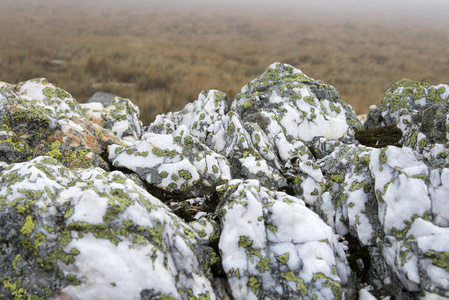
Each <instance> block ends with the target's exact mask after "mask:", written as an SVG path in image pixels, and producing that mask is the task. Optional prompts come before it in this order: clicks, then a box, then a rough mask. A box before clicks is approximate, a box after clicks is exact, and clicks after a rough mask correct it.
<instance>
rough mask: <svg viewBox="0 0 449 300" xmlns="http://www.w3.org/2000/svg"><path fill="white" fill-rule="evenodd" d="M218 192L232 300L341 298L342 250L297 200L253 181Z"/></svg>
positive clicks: (345, 267)
mask: <svg viewBox="0 0 449 300" xmlns="http://www.w3.org/2000/svg"><path fill="white" fill-rule="evenodd" d="M222 189H224V190H225V191H226V192H225V195H224V196H223V200H222V203H221V205H220V206H219V207H218V211H219V214H220V220H221V224H222V232H221V235H220V243H219V249H220V253H221V258H222V262H223V269H224V271H225V272H226V276H227V278H228V282H229V284H230V286H231V290H232V295H233V297H234V298H235V299H264V298H265V297H269V298H271V299H340V298H341V297H342V295H343V289H342V285H344V284H346V283H347V281H348V277H349V268H348V265H347V262H346V257H345V252H344V250H343V247H342V245H341V244H340V243H339V242H338V240H337V236H336V235H335V234H334V233H333V232H332V230H331V228H330V227H329V226H327V225H326V224H325V223H324V222H323V221H322V220H321V219H320V218H319V217H318V215H316V214H315V213H314V212H312V211H311V210H309V209H308V208H306V206H305V204H304V202H303V201H302V200H300V199H298V198H296V197H292V196H289V195H287V194H285V193H282V192H273V191H269V190H267V189H266V188H264V187H262V186H261V185H260V183H259V182H258V181H257V180H248V181H242V180H233V181H231V182H230V183H229V184H228V185H227V186H225V187H222ZM236 233H237V234H236Z"/></svg>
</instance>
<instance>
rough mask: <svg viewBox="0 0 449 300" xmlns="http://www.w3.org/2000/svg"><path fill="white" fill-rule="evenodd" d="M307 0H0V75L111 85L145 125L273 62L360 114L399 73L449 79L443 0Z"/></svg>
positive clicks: (70, 85)
mask: <svg viewBox="0 0 449 300" xmlns="http://www.w3.org/2000/svg"><path fill="white" fill-rule="evenodd" d="M311 2H313V1H308V2H306V1H301V0H298V1H285V2H279V1H267V0H265V1H263V0H261V1H253V2H249V1H235V0H229V1H207V2H206V1H196V2H194V1H188V0H185V1H176V0H172V1H162V0H158V1H155V0H129V1H119V0H109V1H106V0H91V1H86V0H79V1H68V0H60V1H57V0H40V1H31V0H13V1H11V0H0V80H1V81H6V82H9V83H18V82H21V81H24V80H28V79H31V78H35V77H46V78H47V79H48V80H49V81H50V82H52V83H54V84H55V85H57V86H59V87H61V88H63V89H65V90H67V91H68V92H70V93H71V94H72V95H73V96H74V97H75V98H76V99H77V100H78V101H79V102H85V101H86V100H87V99H88V98H89V97H90V96H91V95H92V94H93V93H95V92H96V91H106V92H112V93H115V94H118V95H120V96H122V97H126V98H129V99H130V100H132V101H133V102H134V103H135V104H137V105H138V106H139V108H140V110H141V119H142V120H143V122H144V123H145V124H149V123H150V122H152V121H153V120H154V117H155V116H156V115H157V114H160V113H166V112H168V111H177V110H180V109H182V108H183V107H184V106H185V104H186V103H188V102H190V101H193V100H195V99H197V97H198V94H199V93H200V92H201V90H204V89H218V90H221V91H223V92H225V93H226V94H227V95H228V98H229V99H230V100H232V99H233V97H234V96H235V95H236V94H237V93H238V92H240V89H241V88H242V87H243V86H244V85H245V84H247V83H248V82H249V81H251V80H252V79H254V78H255V77H258V76H259V75H260V74H261V73H262V72H263V71H264V70H265V69H266V68H267V67H268V66H269V65H270V64H271V63H273V62H277V61H279V62H285V63H289V64H291V65H293V66H294V67H296V68H299V69H301V70H302V71H303V72H304V73H305V74H307V75H308V76H310V77H312V78H315V79H320V80H322V81H324V82H326V83H329V84H331V85H333V86H334V87H335V88H336V89H337V90H338V91H339V92H340V95H341V96H342V98H343V100H345V101H346V102H348V103H349V104H351V105H352V106H353V108H354V109H355V111H356V112H357V113H359V114H361V113H366V112H367V111H368V107H369V106H370V105H372V104H376V105H378V104H379V103H380V101H381V99H382V97H383V95H384V94H385V92H386V90H387V89H388V88H390V87H391V86H392V85H393V84H394V83H395V82H396V81H397V80H400V79H402V78H409V79H412V80H416V81H425V82H428V83H431V84H438V83H449V32H448V28H449V18H448V17H447V16H445V14H444V11H448V10H447V9H448V8H449V6H448V5H446V6H445V7H443V6H442V4H441V3H444V2H442V1H436V2H432V1H417V2H414V0H408V1H403V0H401V1H397V2H396V6H395V5H394V4H391V3H393V2H392V1H390V4H388V3H389V2H385V3H384V4H383V5H384V6H383V7H381V6H372V5H371V6H370V5H368V4H369V3H370V2H366V3H367V4H366V5H365V6H363V5H361V4H360V3H362V2H363V1H362V2H355V3H358V4H354V3H352V2H351V1H348V0H346V1H336V2H338V3H339V4H338V5H332V6H331V5H329V2H328V3H326V2H324V1H317V2H316V3H315V4H314V5H313V6H311V4H310V3H311ZM426 3H427V4H426Z"/></svg>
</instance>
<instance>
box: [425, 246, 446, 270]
mask: <svg viewBox="0 0 449 300" xmlns="http://www.w3.org/2000/svg"><path fill="white" fill-rule="evenodd" d="M426 255H427V256H428V257H430V258H431V259H432V264H433V265H435V266H437V267H440V268H442V269H444V270H446V272H448V273H449V253H448V252H440V251H434V250H429V251H427V252H426Z"/></svg>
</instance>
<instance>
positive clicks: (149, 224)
mask: <svg viewBox="0 0 449 300" xmlns="http://www.w3.org/2000/svg"><path fill="white" fill-rule="evenodd" d="M1 175H2V176H1V183H2V184H1V186H0V224H1V229H0V237H1V243H2V255H1V256H0V262H1V264H0V270H1V271H0V274H1V275H0V282H1V286H0V294H3V295H7V296H6V297H7V298H14V297H16V298H17V297H19V298H26V297H28V296H30V295H36V296H38V297H41V298H42V299H44V298H48V297H50V296H56V297H59V298H64V299H67V298H68V299H135V298H136V297H139V296H140V295H141V293H142V294H145V295H147V294H148V293H149V292H148V291H149V290H151V291H152V292H153V294H154V295H157V296H159V297H162V296H163V295H166V296H167V297H168V295H170V296H171V297H172V298H181V297H182V298H187V297H195V298H199V297H200V296H201V295H203V296H206V295H209V296H211V298H213V296H214V291H213V289H212V287H211V283H210V281H209V279H207V278H206V276H205V275H204V273H203V271H202V269H201V267H200V265H199V263H198V259H197V256H196V251H197V248H198V244H197V241H196V237H197V234H196V232H195V231H194V230H193V229H192V228H191V227H190V226H188V225H187V224H185V223H184V222H183V221H182V220H180V219H179V218H178V217H176V216H175V215H173V214H172V213H171V212H170V210H169V208H168V207H167V206H165V205H164V204H162V203H161V202H160V201H159V200H158V199H156V198H154V197H153V196H151V195H150V194H149V193H148V192H147V191H145V190H144V189H142V188H141V187H139V186H137V185H136V184H135V183H134V182H133V181H132V180H129V179H127V178H126V176H124V175H123V174H122V173H121V172H118V171H115V172H105V171H104V170H102V169H100V168H91V169H78V170H75V169H68V168H66V167H64V166H63V165H62V164H60V163H59V162H58V161H56V160H55V159H52V158H50V157H44V156H42V157H38V158H36V159H34V160H31V161H29V162H25V163H17V164H12V165H9V166H8V167H7V168H6V169H5V170H4V171H3V172H2V174H1ZM33 299H34V298H33Z"/></svg>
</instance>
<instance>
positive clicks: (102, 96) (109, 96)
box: [87, 92, 117, 104]
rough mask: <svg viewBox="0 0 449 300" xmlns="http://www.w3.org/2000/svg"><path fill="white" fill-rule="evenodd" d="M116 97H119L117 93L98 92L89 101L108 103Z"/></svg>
mask: <svg viewBox="0 0 449 300" xmlns="http://www.w3.org/2000/svg"><path fill="white" fill-rule="evenodd" d="M115 97H117V95H116V94H113V93H106V92H96V93H95V94H93V95H92V96H91V97H90V98H89V99H88V100H87V103H102V104H106V103H109V102H112V100H114V98H115Z"/></svg>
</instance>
